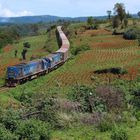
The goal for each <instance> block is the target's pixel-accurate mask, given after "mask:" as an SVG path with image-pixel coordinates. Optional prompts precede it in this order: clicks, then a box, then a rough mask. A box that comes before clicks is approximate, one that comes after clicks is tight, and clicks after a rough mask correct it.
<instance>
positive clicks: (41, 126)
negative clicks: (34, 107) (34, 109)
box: [16, 120, 51, 140]
mask: <svg viewBox="0 0 140 140" xmlns="http://www.w3.org/2000/svg"><path fill="white" fill-rule="evenodd" d="M16 134H17V135H19V139H30V140H36V139H37V140H50V138H51V136H50V127H49V125H48V124H46V123H43V122H42V121H39V120H25V121H22V122H21V123H20V124H19V126H18V128H17V130H16Z"/></svg>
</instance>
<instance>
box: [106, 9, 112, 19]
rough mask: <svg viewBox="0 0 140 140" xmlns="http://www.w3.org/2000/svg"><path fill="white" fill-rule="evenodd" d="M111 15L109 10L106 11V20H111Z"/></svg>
mask: <svg viewBox="0 0 140 140" xmlns="http://www.w3.org/2000/svg"><path fill="white" fill-rule="evenodd" d="M111 13H112V11H110V10H108V11H107V14H108V19H109V20H110V19H111Z"/></svg>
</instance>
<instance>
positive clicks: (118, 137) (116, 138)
mask: <svg viewBox="0 0 140 140" xmlns="http://www.w3.org/2000/svg"><path fill="white" fill-rule="evenodd" d="M111 140H128V134H127V132H126V131H125V130H124V129H123V128H120V127H116V128H115V129H114V130H113V131H112V134H111Z"/></svg>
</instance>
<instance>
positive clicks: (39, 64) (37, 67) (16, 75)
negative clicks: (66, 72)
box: [6, 26, 70, 87]
mask: <svg viewBox="0 0 140 140" xmlns="http://www.w3.org/2000/svg"><path fill="white" fill-rule="evenodd" d="M57 32H58V34H59V40H60V42H61V44H62V46H61V47H60V49H59V50H58V51H56V52H55V53H52V54H50V55H48V56H46V57H44V58H42V59H39V60H35V61H30V62H27V63H21V64H19V65H15V66H10V67H8V68H7V74H6V86H9V87H11V86H16V85H17V84H21V83H24V82H26V81H28V80H32V79H34V78H36V77H38V76H40V75H45V74H46V73H48V72H50V71H52V70H53V69H56V68H57V67H59V66H60V65H62V64H63V63H64V62H65V61H66V60H67V59H68V51H69V46H70V44H69V41H68V39H67V37H66V36H65V34H64V33H63V31H62V29H61V26H58V27H57Z"/></svg>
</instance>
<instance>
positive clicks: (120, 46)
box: [48, 29, 140, 86]
mask: <svg viewBox="0 0 140 140" xmlns="http://www.w3.org/2000/svg"><path fill="white" fill-rule="evenodd" d="M92 34H94V36H91V35H92ZM88 41H89V42H88ZM71 42H72V44H73V46H77V45H79V46H80V45H84V44H86V43H88V45H89V46H90V48H91V49H90V50H89V51H86V52H84V53H81V54H80V55H78V56H76V57H75V58H74V59H73V60H70V61H69V62H68V63H67V64H65V65H64V66H63V67H62V68H60V69H59V70H57V73H56V74H55V76H53V75H52V76H51V78H50V79H49V83H48V84H49V86H54V85H56V83H60V84H61V85H62V86H70V85H73V84H75V83H81V84H92V83H93V81H94V77H95V79H96V77H98V79H100V80H101V79H102V80H101V81H102V82H104V81H106V80H107V79H114V78H123V79H132V78H133V79H134V78H135V77H136V76H138V75H139V67H140V59H139V58H140V48H139V47H138V46H137V41H128V40H124V39H123V38H122V36H114V35H111V33H110V32H108V31H106V30H104V29H101V30H100V29H99V30H95V31H94V30H93V31H86V32H84V33H83V34H81V35H80V34H78V36H77V37H76V38H72V39H71ZM116 67H121V68H123V69H126V70H127V71H128V73H127V74H125V75H121V76H120V75H117V74H115V75H114V74H111V73H108V74H100V75H99V74H95V73H94V71H96V70H101V69H107V68H116ZM95 82H97V81H95Z"/></svg>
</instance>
